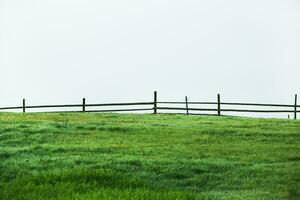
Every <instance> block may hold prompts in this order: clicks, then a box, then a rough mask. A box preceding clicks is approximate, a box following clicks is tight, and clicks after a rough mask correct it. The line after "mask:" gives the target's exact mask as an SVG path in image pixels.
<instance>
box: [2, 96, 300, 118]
mask: <svg viewBox="0 0 300 200" xmlns="http://www.w3.org/2000/svg"><path fill="white" fill-rule="evenodd" d="M294 100H295V101H294V102H295V103H294V104H293V105H289V104H266V103H236V102H221V95H220V94H218V95H217V101H216V102H197V101H191V102H189V101H188V97H187V96H186V97H185V101H158V100H157V92H156V91H155V92H154V98H153V101H150V102H127V103H101V104H87V103H86V99H85V98H83V99H82V104H64V105H37V106H27V105H26V101H25V99H23V101H22V106H15V107H0V111H7V110H18V109H21V110H22V111H23V113H25V112H26V110H27V109H37V108H81V110H77V111H74V110H72V111H50V112H131V111H153V113H154V114H157V113H158V111H159V110H169V111H174V110H175V111H185V113H186V114H187V115H196V114H206V113H191V112H192V111H197V112H201V111H203V112H216V113H215V114H213V115H219V116H221V115H222V113H224V112H239V113H241V112H243V113H293V114H294V119H297V113H299V112H300V110H299V109H298V108H299V107H300V105H297V94H296V95H295V99H294ZM166 104H169V105H174V104H177V105H184V106H185V107H172V106H171V107H170V106H163V105H166ZM161 105H162V106H161ZM190 105H215V106H216V107H215V108H194V107H193V108H191V107H190ZM224 105H225V106H251V107H252V106H256V107H277V108H278V107H281V108H286V109H281V108H280V109H277V110H274V109H272V110H271V109H240V108H238V109H231V108H230V109H228V108H222V106H224ZM115 106H118V107H124V106H148V107H146V108H122V109H120V108H116V109H100V110H97V109H94V110H90V109H87V108H91V107H101V108H103V107H115ZM149 106H151V107H149ZM288 108H289V109H288Z"/></svg>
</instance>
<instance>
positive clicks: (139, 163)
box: [0, 113, 300, 200]
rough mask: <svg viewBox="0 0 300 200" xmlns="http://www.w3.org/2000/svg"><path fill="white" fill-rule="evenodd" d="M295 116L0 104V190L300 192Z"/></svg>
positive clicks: (261, 195)
mask: <svg viewBox="0 0 300 200" xmlns="http://www.w3.org/2000/svg"><path fill="white" fill-rule="evenodd" d="M299 136H300V121H296V120H280V119H255V118H241V117H217V116H186V115H176V114H159V115H151V114H97V113H93V114H91V113H32V114H29V113H28V114H20V113H19V114H18V113H0V199H30V200H32V199H43V200H44V199H45V200H47V199H72V200H73V199H75V200H76V199H128V200H138V199H139V200H140V199H170V200H174V199H188V200H193V199H195V200H196V199H199V200H200V199H201V200H202V199H205V200H206V199H207V200H209V199H255V200H258V199H299V197H300V193H299V188H300V184H299V181H300V155H299V154H300V140H299Z"/></svg>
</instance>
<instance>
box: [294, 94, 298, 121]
mask: <svg viewBox="0 0 300 200" xmlns="http://www.w3.org/2000/svg"><path fill="white" fill-rule="evenodd" d="M294 119H297V94H295V108H294Z"/></svg>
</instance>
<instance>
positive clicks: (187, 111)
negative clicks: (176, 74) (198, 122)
mask: <svg viewBox="0 0 300 200" xmlns="http://www.w3.org/2000/svg"><path fill="white" fill-rule="evenodd" d="M185 107H186V114H187V115H189V106H188V97H187V96H185Z"/></svg>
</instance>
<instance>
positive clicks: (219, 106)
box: [218, 94, 221, 116]
mask: <svg viewBox="0 0 300 200" xmlns="http://www.w3.org/2000/svg"><path fill="white" fill-rule="evenodd" d="M218 115H219V116H220V115H221V97H220V94H218Z"/></svg>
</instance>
